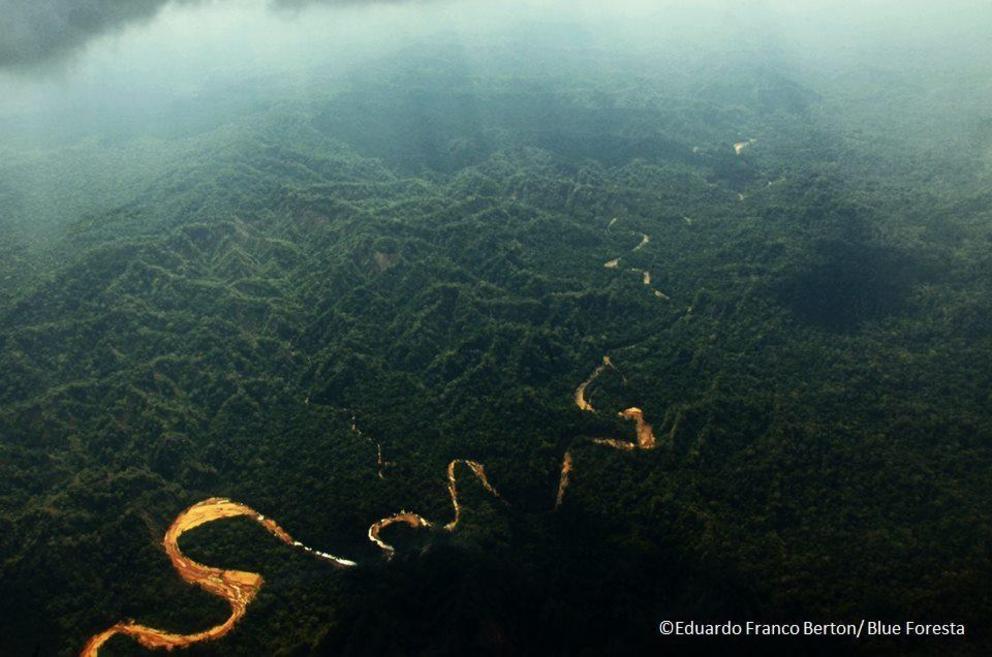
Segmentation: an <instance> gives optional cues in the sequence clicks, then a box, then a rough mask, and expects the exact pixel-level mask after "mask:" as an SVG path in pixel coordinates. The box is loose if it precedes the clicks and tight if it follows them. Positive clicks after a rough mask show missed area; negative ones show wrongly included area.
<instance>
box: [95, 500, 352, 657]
mask: <svg viewBox="0 0 992 657" xmlns="http://www.w3.org/2000/svg"><path fill="white" fill-rule="evenodd" d="M236 517H246V518H250V519H252V520H254V521H255V522H257V523H258V524H260V525H261V526H262V527H264V528H265V529H266V530H267V531H268V532H269V533H270V534H272V535H273V536H275V537H276V538H278V539H279V540H280V541H282V542H283V543H285V544H286V545H290V546H292V547H295V548H299V549H301V550H304V551H306V552H308V553H310V554H312V555H314V556H315V557H317V558H320V559H323V560H325V561H329V562H331V563H332V564H334V565H335V566H338V567H340V568H351V567H353V566H356V565H358V564H356V563H355V562H354V561H349V560H348V559H342V558H341V557H336V556H334V555H333V554H328V553H327V552H320V551H319V550H314V549H312V548H310V547H308V546H306V545H303V544H302V543H300V542H299V541H295V540H293V537H292V536H290V535H289V534H288V533H287V532H286V530H284V529H283V528H282V527H280V526H279V525H278V524H276V522H275V521H274V520H270V519H269V518H266V517H265V516H263V515H262V514H260V513H259V512H257V511H255V510H254V509H252V508H251V507H248V506H245V505H244V504H239V503H237V502H232V501H231V500H227V499H223V498H220V497H212V498H210V499H207V500H204V501H202V502H198V503H196V504H194V505H193V506H191V507H189V508H188V509H186V510H185V511H183V512H182V513H180V514H179V516H178V517H177V518H176V519H175V520H174V521H173V523H172V525H171V526H170V527H169V529H168V531H166V532H165V539H164V540H163V541H162V543H163V546H164V547H165V553H166V554H167V555H168V556H169V560H170V561H171V562H172V567H173V568H175V570H176V572H177V573H178V574H179V577H181V578H182V579H183V580H184V581H186V582H189V583H190V584H194V585H196V586H199V587H200V588H202V589H203V590H204V591H207V592H208V593H212V594H213V595H216V596H217V597H219V598H223V599H224V600H227V603H228V604H229V605H230V606H231V615H230V616H228V618H227V620H226V621H224V622H223V623H221V624H220V625H216V626H214V627H212V628H210V629H208V630H204V631H202V632H196V633H194V634H175V633H173V632H167V631H165V630H159V629H155V628H153V627H148V626H146V625H141V624H139V623H136V622H134V621H130V620H128V621H121V622H120V623H117V624H116V625H114V626H112V627H110V628H108V629H106V630H104V631H103V632H100V633H99V634H97V635H95V636H93V637H92V638H91V639H90V640H89V641H88V642H87V643H86V647H85V648H83V651H82V653H80V655H81V657H97V655H98V654H99V652H100V647H101V646H103V644H105V643H106V642H107V641H108V640H109V639H110V638H111V637H113V636H116V635H118V634H123V635H126V636H129V637H131V638H132V639H134V640H135V641H137V642H138V643H140V644H141V645H142V646H144V647H145V648H149V649H156V648H159V649H161V648H164V649H166V650H172V649H174V648H186V647H189V646H191V645H193V644H194V643H200V642H203V641H213V640H215V639H219V638H221V637H222V636H224V635H226V634H227V633H228V632H230V631H231V630H233V629H234V626H235V625H237V623H238V621H240V620H241V619H242V618H243V617H244V615H245V612H246V611H247V610H248V605H249V604H251V602H252V600H254V599H255V596H256V595H257V594H258V591H259V589H261V588H262V583H263V581H264V580H263V579H262V576H261V575H259V574H258V573H248V572H244V571H241V570H223V569H221V568H214V567H212V566H205V565H203V564H201V563H197V562H196V561H193V560H192V559H190V558H189V557H187V556H186V555H185V554H183V552H182V550H180V549H179V538H180V537H181V536H182V535H183V534H184V533H186V532H188V531H189V530H191V529H195V528H196V527H199V526H201V525H205V524H207V523H211V522H215V521H217V520H223V519H225V518H236Z"/></svg>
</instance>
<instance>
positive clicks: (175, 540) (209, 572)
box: [80, 140, 753, 657]
mask: <svg viewBox="0 0 992 657" xmlns="http://www.w3.org/2000/svg"><path fill="white" fill-rule="evenodd" d="M751 143H753V140H752V142H751ZM616 221H617V220H616V218H614V219H613V220H612V221H610V224H609V226H608V227H607V228H610V227H612V226H613V225H614V224H615V223H616ZM650 241H651V238H650V237H649V236H648V235H646V234H641V241H640V243H639V244H638V245H637V246H636V247H634V248H633V249H632V250H633V251H638V250H640V249H641V248H643V247H644V246H645V245H647V244H648V243H649V242H650ZM605 266H606V267H607V268H608V269H618V268H619V266H620V258H615V259H613V260H610V261H609V262H607V263H606V264H605ZM633 271H636V272H637V273H640V274H641V276H642V278H643V282H644V285H647V286H650V285H651V274H650V272H648V271H646V270H640V269H635V270H633ZM652 291H653V292H654V295H655V296H656V297H658V298H660V299H666V300H667V299H668V298H669V297H668V295H666V294H664V293H663V292H660V291H658V290H652ZM607 369H613V370H616V367H615V366H614V365H613V362H612V361H611V360H610V357H609V356H608V355H607V356H603V360H602V362H601V364H600V365H598V366H597V367H596V369H594V370H593V372H592V374H590V375H589V377H588V378H587V379H586V380H585V381H583V382H582V383H581V384H579V386H578V388H576V390H575V395H574V401H575V405H576V406H577V407H578V408H579V409H580V410H582V411H585V412H589V413H596V412H597V411H596V409H594V408H593V406H592V404H591V403H590V402H589V400H588V398H587V391H588V388H589V386H590V385H591V384H592V383H593V382H594V381H595V380H596V378H597V377H599V376H600V375H601V374H602V373H603V372H604V371H605V370H607ZM307 401H309V398H308V400H307ZM618 415H619V416H620V417H622V418H624V419H625V420H629V421H632V422H634V423H635V425H636V432H637V442H636V443H633V442H628V441H624V440H619V439H616V438H594V439H592V443H593V444H596V445H603V446H606V447H610V448H612V449H617V450H622V451H628V452H629V451H635V450H652V449H655V448H656V447H657V440H656V438H655V435H654V431H653V429H652V427H651V425H650V424H648V423H647V422H646V421H645V419H644V412H643V411H642V410H641V409H639V408H636V407H632V408H628V409H625V410H623V411H620V412H619V413H618ZM679 419H681V417H678V418H676V421H675V423H674V426H673V427H672V434H674V432H675V429H676V428H677V426H678V421H679ZM351 430H352V432H353V433H354V434H356V435H357V436H359V437H361V438H363V439H365V440H368V441H369V442H370V443H372V444H374V445H375V446H376V464H377V466H378V476H379V478H380V479H382V478H384V474H383V471H384V469H385V467H386V466H388V465H391V464H390V463H389V462H388V461H385V460H384V459H383V456H382V444H381V443H378V442H376V441H373V440H372V439H371V438H369V437H368V436H365V435H364V434H363V433H362V432H361V430H360V429H359V428H358V426H357V423H356V421H355V418H354V417H352V423H351ZM461 466H464V467H467V468H468V469H469V471H470V472H471V473H472V474H473V475H474V476H475V478H476V479H477V480H478V481H479V483H480V484H481V485H482V487H483V488H484V489H485V490H486V492H488V493H489V494H490V495H492V496H493V497H495V498H497V499H500V500H502V498H501V497H500V495H499V493H498V492H497V491H496V489H495V488H494V487H493V485H492V484H491V483H490V482H489V478H488V477H487V476H486V470H485V467H484V466H483V465H482V464H481V463H479V462H478V461H471V460H466V459H455V460H453V461H451V462H450V463H449V464H448V469H447V488H448V495H449V497H450V498H451V506H452V510H453V518H452V519H451V521H450V522H448V523H447V524H446V525H444V526H443V529H444V530H445V531H449V532H451V531H454V530H455V528H456V527H457V526H458V523H459V521H460V520H461V514H462V506H461V504H460V502H459V500H458V471H459V468H460V467H461ZM574 470H575V461H574V458H573V456H572V452H571V450H567V451H566V452H565V455H564V458H563V460H562V465H561V472H560V476H559V481H558V490H557V494H556V495H555V504H554V508H555V509H557V508H558V507H560V506H561V504H562V502H563V501H564V499H565V492H566V490H567V488H568V485H569V482H570V480H571V476H572V473H573V472H574ZM504 503H505V501H504ZM236 517H246V518H250V519H252V520H254V521H255V522H257V523H258V524H260V525H261V526H262V527H264V528H265V529H266V530H267V531H268V532H269V533H270V534H272V535H273V536H275V537H276V538H278V539H279V540H280V541H282V542H283V543H285V544H286V545H289V546H291V547H293V548H297V549H300V550H303V551H304V552H307V553H309V554H311V555H313V556H314V557H316V558H318V559H322V560H325V561H329V562H330V563H331V564H333V565H334V566H336V567H338V568H352V567H354V566H357V565H358V564H357V563H355V562H354V561H350V560H348V559H344V558H341V557H337V556H334V555H333V554H329V553H327V552H321V551H319V550H314V549H313V548H310V547H308V546H306V545H304V544H303V543H300V542H299V541H296V540H294V539H293V537H292V536H290V535H289V534H288V533H287V532H286V531H285V530H284V529H283V528H282V527H280V526H279V525H278V524H277V523H276V522H275V521H274V520H271V519H269V518H266V517H265V516H263V515H262V514H260V513H258V512H257V511H255V510H254V509H252V508H251V507H248V506H245V505H244V504H240V503H238V502H233V501H231V500H228V499H224V498H216V497H215V498H210V499H207V500H204V501H202V502H198V503H197V504H194V505H193V506H191V507H189V508H188V509H186V510H185V511H183V512H182V513H180V514H179V516H178V517H177V518H176V519H175V520H174V521H173V523H172V525H171V526H170V527H169V529H168V530H167V531H166V533H165V538H164V539H163V542H162V543H163V547H164V548H165V553H166V554H167V555H168V557H169V560H170V561H171V562H172V567H173V568H174V569H175V570H176V572H177V573H178V574H179V577H181V578H182V579H183V581H185V582H188V583H190V584H193V585H195V586H199V587H200V588H202V589H203V590H205V591H207V592H208V593H211V594H213V595H215V596H217V597H219V598H223V599H224V600H226V601H227V603H228V604H229V605H230V607H231V614H230V616H228V618H227V620H225V621H224V622H223V623H221V624H220V625H216V626H214V627H212V628H210V629H207V630H204V631H202V632H196V633H193V634H177V633H173V632H168V631H166V630H160V629H156V628H152V627H148V626H146V625H141V624H139V623H137V622H135V621H132V620H126V621H121V622H119V623H117V624H115V625H113V626H111V627H109V628H108V629H106V630H104V631H102V632H100V633H98V634H96V635H94V636H93V637H91V638H90V640H89V641H88V642H87V643H86V646H85V647H84V648H83V651H82V652H81V653H80V657H98V655H99V652H100V648H101V647H102V646H103V645H104V644H105V643H106V642H107V641H109V640H110V639H111V638H112V637H114V636H117V635H124V636H128V637H131V638H132V639H134V640H135V641H137V642H138V643H139V644H141V645H142V646H144V647H145V648H149V649H165V650H170V651H171V650H172V649H174V648H186V647H189V646H191V645H193V644H196V643H201V642H204V641H213V640H216V639H220V638H221V637H223V636H225V635H227V634H228V633H229V632H231V630H233V629H234V627H235V626H236V625H237V624H238V622H239V621H240V620H241V619H242V618H243V617H244V615H245V613H246V611H247V609H248V605H250V604H251V602H252V601H253V600H254V599H255V596H256V595H258V592H259V590H260V589H261V588H262V584H263V583H264V579H263V578H262V576H261V575H260V574H258V573H249V572H244V571H240V570H224V569H221V568H215V567H212V566H206V565H203V564H201V563H197V562H196V561H193V560H192V559H190V558H189V557H187V556H186V555H185V554H183V553H182V550H180V549H179V539H180V537H181V536H182V535H183V534H184V533H185V532H187V531H189V530H191V529H195V528H196V527H200V526H201V525H205V524H208V523H211V522H215V521H218V520H224V519H227V518H236ZM396 524H403V525H407V526H409V527H412V528H415V529H421V528H430V527H433V526H434V525H433V523H431V522H430V521H429V520H427V519H426V518H424V517H423V516H421V515H419V514H417V513H413V512H411V511H404V510H401V511H400V512H399V513H396V514H393V515H391V516H388V517H385V518H382V519H381V520H377V521H376V522H374V523H372V525H371V526H370V527H369V530H368V537H369V540H370V541H372V542H373V543H374V544H375V545H376V546H378V547H379V548H380V549H381V550H382V551H383V552H384V553H385V555H386V557H387V558H390V557H392V555H393V554H395V552H396V549H395V548H394V547H393V546H392V545H390V544H389V543H387V542H386V541H385V540H384V539H383V538H382V532H383V530H385V529H386V528H388V527H390V526H392V525H396Z"/></svg>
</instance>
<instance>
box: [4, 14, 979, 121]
mask: <svg viewBox="0 0 992 657" xmlns="http://www.w3.org/2000/svg"><path fill="white" fill-rule="evenodd" d="M545 24H568V25H570V26H571V28H570V29H573V30H574V33H573V36H572V37H571V38H574V39H575V41H576V42H577V43H576V44H575V45H576V46H581V47H586V48H599V49H602V50H604V51H617V52H625V53H628V54H631V53H633V54H634V55H633V56H635V57H636V53H638V52H640V51H644V52H649V51H665V49H666V48H667V49H668V50H667V52H670V53H673V54H674V53H678V54H679V56H685V55H686V54H687V53H688V54H698V55H699V56H701V57H705V56H710V55H706V54H705V53H708V52H714V53H717V54H716V55H712V56H713V57H718V56H719V57H722V56H724V54H725V53H727V52H733V51H735V50H736V51H739V52H747V51H749V50H750V51H755V50H761V49H765V50H774V51H776V52H778V53H780V56H781V58H782V59H783V60H784V61H787V62H789V63H790V64H792V65H794V66H795V67H797V68H802V67H821V68H829V67H830V66H832V65H835V64H836V65H844V64H845V62H846V63H850V62H856V63H858V64H863V65H872V66H881V67H885V66H898V67H903V68H905V69H906V70H911V68H910V67H912V66H934V67H939V66H946V67H951V68H953V67H958V68H961V67H969V66H970V67H975V68H977V69H978V70H987V69H988V61H989V60H990V59H992V1H990V0H947V1H942V2H930V1H929V0H863V1H861V2H857V3H854V2H849V1H847V0H803V1H793V0H682V1H679V0H485V1H483V0H378V1H374V0H0V117H3V116H11V115H21V116H24V115H26V114H36V113H37V112H39V111H40V110H43V109H45V108H50V109H51V108H60V107H61V108H65V107H71V106H73V105H76V104H84V105H85V104H86V103H89V102H91V101H93V100H94V99H99V100H100V102H101V103H103V105H104V106H105V105H106V104H107V103H112V102H114V101H115V99H119V100H120V102H130V101H132V100H134V99H135V98H138V97H142V98H170V97H179V98H184V97H189V96H193V95H196V94H197V93H199V92H200V91H201V90H203V89H204V88H206V87H216V86H217V85H218V84H223V83H224V82H225V81H231V80H233V81H241V82H244V81H246V80H250V79H256V80H257V79H260V78H263V77H266V76H268V77H273V78H282V79H284V80H292V79H294V76H300V77H301V78H302V77H305V76H304V73H305V72H310V73H313V71H315V70H319V71H320V73H321V74H322V75H325V76H326V75H333V74H335V72H341V71H345V70H347V69H348V67H349V66H350V65H351V64H352V63H354V62H356V61H362V60H363V59H366V58H370V57H377V56H383V55H388V54H389V53H390V52H392V51H394V50H396V49H398V48H401V47H403V46H405V45H408V44H410V43H413V42H417V41H418V40H419V41H426V42H430V36H431V35H432V34H434V33H437V32H444V33H445V34H446V35H447V37H446V38H448V39H452V38H453V39H456V40H458V39H460V40H461V41H462V42H463V43H464V44H465V46H466V51H467V52H470V51H471V49H472V47H473V46H474V45H475V44H476V43H478V42H479V41H480V39H479V38H478V37H479V35H488V36H490V37H491V36H492V35H495V34H499V33H500V32H501V31H502V32H505V33H507V34H512V33H514V32H517V33H519V32H520V26H540V25H545ZM527 34H529V35H531V37H532V38H533V39H535V40H538V41H539V40H540V38H541V37H540V34H541V32H540V29H539V28H536V29H535V30H534V31H531V32H527ZM535 35H536V36H535ZM535 45H538V46H539V45H540V44H535ZM983 67H984V68H983Z"/></svg>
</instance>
